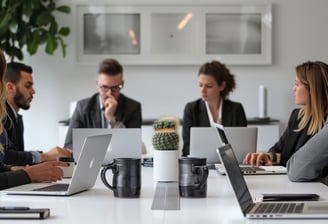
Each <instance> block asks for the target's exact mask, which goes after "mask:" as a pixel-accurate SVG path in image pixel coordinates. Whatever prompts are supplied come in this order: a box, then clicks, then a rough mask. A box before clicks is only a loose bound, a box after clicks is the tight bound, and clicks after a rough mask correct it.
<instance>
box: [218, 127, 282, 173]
mask: <svg viewBox="0 0 328 224" xmlns="http://www.w3.org/2000/svg"><path fill="white" fill-rule="evenodd" d="M215 130H216V135H217V137H218V139H219V142H220V146H219V147H221V146H224V145H226V144H231V145H232V147H234V146H233V144H232V143H230V140H229V141H228V138H227V136H226V134H225V132H226V131H225V128H224V129H223V126H222V125H217V126H216V128H215ZM244 141H246V142H247V141H248V140H247V139H244ZM240 147H243V146H242V145H241V146H240ZM234 151H235V152H236V150H234ZM245 155H246V154H245ZM245 155H244V157H245ZM244 157H242V158H238V157H237V153H236V158H237V162H238V164H239V167H240V170H241V173H242V174H245V175H258V174H262V175H263V174H286V173H287V169H286V167H284V166H259V167H255V166H251V165H243V164H242V161H243V159H244ZM215 168H216V170H217V171H218V173H220V174H222V175H225V173H226V171H225V168H224V166H223V164H221V163H216V164H215Z"/></svg>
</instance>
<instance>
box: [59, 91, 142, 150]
mask: <svg viewBox="0 0 328 224" xmlns="http://www.w3.org/2000/svg"><path fill="white" fill-rule="evenodd" d="M115 117H116V118H117V119H118V120H119V121H121V122H122V123H123V124H124V125H125V127H126V128H141V123H142V117H141V104H140V103H139V102H137V101H135V100H133V99H131V98H128V97H126V96H124V95H123V94H120V96H119V98H118V106H117V109H116V112H115ZM101 121H102V120H101V110H100V105H99V93H96V94H94V95H93V96H91V97H90V98H86V99H82V100H80V101H78V102H77V104H76V108H75V111H74V113H73V116H72V119H71V120H70V122H69V127H68V130H67V134H66V139H65V144H64V148H70V149H72V137H73V136H72V130H73V128H102V123H101Z"/></svg>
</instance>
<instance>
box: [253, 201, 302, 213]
mask: <svg viewBox="0 0 328 224" xmlns="http://www.w3.org/2000/svg"><path fill="white" fill-rule="evenodd" d="M303 207H304V203H262V204H260V206H258V208H257V209H256V210H255V213H262V214H263V213H302V211H303Z"/></svg>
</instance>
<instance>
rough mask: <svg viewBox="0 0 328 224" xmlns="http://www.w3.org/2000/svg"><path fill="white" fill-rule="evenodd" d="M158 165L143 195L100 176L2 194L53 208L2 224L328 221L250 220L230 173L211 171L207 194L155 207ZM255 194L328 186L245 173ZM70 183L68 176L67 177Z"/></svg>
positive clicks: (16, 202)
mask: <svg viewBox="0 0 328 224" xmlns="http://www.w3.org/2000/svg"><path fill="white" fill-rule="evenodd" d="M152 175H153V169H152V168H151V167H143V169H142V188H141V194H140V198H116V197H114V196H113V192H112V191H111V190H109V189H108V188H106V187H105V185H104V184H103V183H102V181H101V179H100V178H98V179H97V182H96V184H95V186H94V187H93V188H92V189H90V190H88V191H85V192H81V193H78V194H75V195H72V196H68V197H62V196H61V197H60V196H15V195H1V196H0V205H2V206H4V205H5V206H29V207H31V208H41V207H45V208H50V213H51V216H50V217H49V218H48V219H46V220H33V221H27V220H0V222H1V223H3V222H5V223H33V224H34V223H60V224H74V223H78V224H87V223H88V224H102V223H104V224H105V223H106V224H107V223H119V224H121V223H122V224H130V223H131V224H139V223H140V224H141V223H142V224H148V223H149V224H157V223H161V224H164V223H173V224H174V223H178V224H183V223H188V224H193V223H195V224H211V223H215V224H221V223H222V224H238V223H250V224H252V223H255V224H262V223H263V224H265V223H274V224H276V223H327V222H328V220H263V219H262V220H251V219H246V218H244V216H243V214H242V212H241V210H240V208H239V206H238V203H237V200H236V198H235V196H234V194H233V191H232V188H231V186H230V184H229V181H228V180H227V177H226V176H222V175H220V174H218V173H217V172H216V170H210V174H209V177H208V180H207V184H208V188H207V197H206V198H182V197H180V208H179V209H178V210H152V202H153V197H154V192H155V190H156V186H157V183H156V182H154V181H153V176H152ZM245 179H246V182H247V184H248V187H249V189H250V192H251V195H252V197H257V196H260V195H261V193H317V194H319V195H320V196H321V197H320V200H323V201H328V188H327V186H326V185H324V184H321V183H319V182H311V183H293V182H290V181H289V180H288V177H287V176H286V175H257V176H255V175H253V176H245ZM65 181H67V180H65Z"/></svg>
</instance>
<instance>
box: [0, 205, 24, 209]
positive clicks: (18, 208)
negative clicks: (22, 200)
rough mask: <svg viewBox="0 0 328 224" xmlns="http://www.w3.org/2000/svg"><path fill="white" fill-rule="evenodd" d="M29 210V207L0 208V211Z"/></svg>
mask: <svg viewBox="0 0 328 224" xmlns="http://www.w3.org/2000/svg"><path fill="white" fill-rule="evenodd" d="M29 209H30V208H29V207H23V206H19V207H16V206H12V207H11V206H3V207H1V206H0V210H29Z"/></svg>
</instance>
